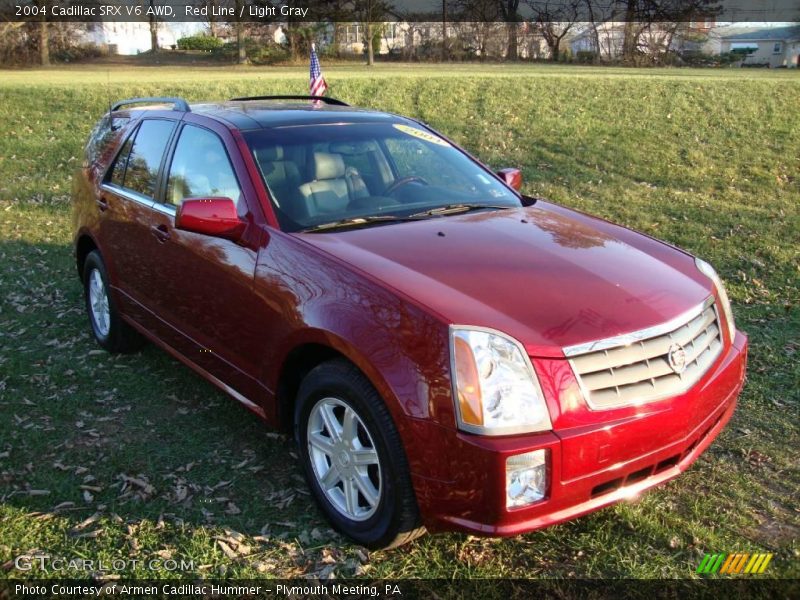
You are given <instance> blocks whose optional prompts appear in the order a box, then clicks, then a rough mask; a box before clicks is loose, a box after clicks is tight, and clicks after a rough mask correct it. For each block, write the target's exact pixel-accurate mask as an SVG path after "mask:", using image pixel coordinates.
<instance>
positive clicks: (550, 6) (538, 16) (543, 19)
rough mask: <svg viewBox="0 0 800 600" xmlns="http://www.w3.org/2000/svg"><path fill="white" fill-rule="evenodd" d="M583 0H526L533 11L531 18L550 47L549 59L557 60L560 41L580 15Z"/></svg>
mask: <svg viewBox="0 0 800 600" xmlns="http://www.w3.org/2000/svg"><path fill="white" fill-rule="evenodd" d="M583 1H584V0H527V3H528V6H530V8H531V10H532V11H533V17H532V20H533V22H534V27H535V28H536V30H537V31H538V32H539V33H541V34H542V37H543V38H544V41H545V43H546V44H547V47H548V48H549V49H550V60H552V61H558V58H559V56H560V54H561V41H562V40H563V39H564V38H565V37H566V36H567V34H569V32H570V31H571V30H572V28H573V27H574V26H575V24H576V23H577V22H578V21H579V20H580V18H581V15H582V10H581V7H582V4H583Z"/></svg>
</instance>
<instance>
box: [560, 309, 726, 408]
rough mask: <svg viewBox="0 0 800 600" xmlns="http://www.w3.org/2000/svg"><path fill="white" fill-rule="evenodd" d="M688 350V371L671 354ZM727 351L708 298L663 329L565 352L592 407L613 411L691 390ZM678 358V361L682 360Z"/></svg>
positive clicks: (686, 365) (583, 345)
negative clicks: (724, 350)
mask: <svg viewBox="0 0 800 600" xmlns="http://www.w3.org/2000/svg"><path fill="white" fill-rule="evenodd" d="M678 347H680V348H682V349H683V352H684V356H685V368H684V369H683V371H680V369H679V368H678V369H675V368H673V366H674V364H675V362H677V363H680V361H679V360H678V361H673V364H670V358H669V356H670V351H671V350H677V348H678ZM721 351H722V335H721V333H720V328H719V319H718V317H717V311H716V308H715V306H714V303H713V297H712V298H709V299H708V300H707V301H706V302H704V303H703V304H702V305H701V306H698V307H697V308H696V309H694V310H692V311H689V312H688V313H686V314H684V315H682V316H680V317H678V318H677V319H674V320H672V321H670V322H668V323H665V324H663V325H660V326H657V327H652V328H649V329H645V330H642V331H639V332H634V333H631V334H626V335H623V336H618V337H614V338H608V339H606V340H599V341H597V342H593V343H590V344H581V345H579V346H571V347H569V348H565V349H564V353H565V354H566V355H567V357H569V359H570V363H571V364H572V369H573V371H575V376H576V377H577V378H578V381H579V382H580V384H581V387H582V389H583V392H584V396H585V398H586V401H587V402H588V404H589V406H590V407H592V408H594V409H609V408H617V407H621V406H630V405H637V404H643V403H646V402H653V401H655V400H658V399H660V398H665V397H668V396H675V395H678V394H681V393H683V392H685V391H686V390H688V389H689V388H690V387H692V386H693V385H694V384H695V383H697V381H698V380H699V379H700V378H701V377H702V376H703V374H704V373H705V372H706V371H707V370H708V369H709V367H711V365H712V364H713V362H714V360H715V359H716V358H717V357H718V356H719V354H720V352H721ZM679 355H680V352H679V351H674V352H673V357H676V356H679Z"/></svg>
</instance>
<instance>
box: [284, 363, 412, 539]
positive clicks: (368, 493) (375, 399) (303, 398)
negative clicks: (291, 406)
mask: <svg viewBox="0 0 800 600" xmlns="http://www.w3.org/2000/svg"><path fill="white" fill-rule="evenodd" d="M295 431H296V437H297V439H298V443H299V447H300V457H301V460H302V463H303V468H304V471H305V474H306V478H307V479H308V482H309V486H310V487H311V491H312V492H313V494H314V496H315V497H316V499H317V502H318V503H319V505H320V507H321V508H322V511H323V512H324V513H325V515H326V516H327V518H328V520H330V522H331V524H332V525H333V526H334V527H335V528H336V529H337V530H338V531H340V532H342V533H343V534H345V535H347V536H349V537H351V538H353V539H354V540H355V541H357V542H358V543H360V544H362V545H364V546H367V547H368V548H391V547H395V546H399V545H401V544H404V543H406V542H409V541H411V540H412V539H414V538H415V537H417V536H419V535H421V534H422V533H424V529H423V528H421V527H420V523H419V521H420V519H419V510H418V509H417V503H416V498H415V496H414V490H413V487H412V485H411V477H410V475H409V471H408V464H407V461H406V457H405V452H404V451H403V447H402V444H401V442H400V436H399V434H398V433H397V429H396V428H395V426H394V422H393V421H392V419H391V416H390V415H389V411H388V410H387V408H386V406H385V404H384V403H383V400H382V399H381V397H380V396H379V395H378V393H377V392H376V391H375V389H374V388H373V387H372V385H371V384H370V382H369V381H368V380H367V379H366V377H364V375H363V374H362V373H361V372H360V371H359V370H358V369H357V368H356V367H355V366H354V365H352V364H350V363H348V362H346V361H343V360H336V361H331V362H327V363H323V364H321V365H319V366H318V367H316V368H315V369H313V370H312V371H311V372H310V373H309V374H308V376H307V377H306V378H305V379H304V380H303V383H302V384H301V386H300V391H299V393H298V398H297V405H296V411H295Z"/></svg>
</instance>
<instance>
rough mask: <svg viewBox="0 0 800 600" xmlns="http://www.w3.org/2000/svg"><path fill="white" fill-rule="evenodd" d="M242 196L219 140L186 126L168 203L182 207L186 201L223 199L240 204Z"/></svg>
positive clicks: (174, 163) (174, 162) (175, 158)
mask: <svg viewBox="0 0 800 600" xmlns="http://www.w3.org/2000/svg"><path fill="white" fill-rule="evenodd" d="M241 195H242V191H241V188H240V187H239V182H238V181H237V179H236V175H235V174H234V172H233V167H232V166H231V162H230V159H228V154H227V152H225V146H224V145H223V144H222V140H221V139H220V138H219V136H217V134H215V133H213V132H211V131H209V130H208V129H203V128H202V127H196V126H194V125H186V126H184V128H183V130H182V131H181V135H180V138H179V139H178V144H177V146H176V147H175V154H174V155H173V157H172V165H171V166H170V170H169V180H168V183H167V197H166V202H167V203H168V204H172V205H174V206H179V205H180V203H181V202H182V201H183V200H184V199H185V198H204V197H211V196H220V197H225V198H230V199H231V200H233V201H234V202H236V203H237V204H238V203H239V200H240V198H241Z"/></svg>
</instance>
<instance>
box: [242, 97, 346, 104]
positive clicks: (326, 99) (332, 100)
mask: <svg viewBox="0 0 800 600" xmlns="http://www.w3.org/2000/svg"><path fill="white" fill-rule="evenodd" d="M245 100H318V101H320V102H324V103H325V104H332V105H334V106H350V105H349V104H348V103H347V102H342V101H341V100H337V99H336V98H329V97H327V96H246V97H243V98H231V102H241V101H245Z"/></svg>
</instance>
